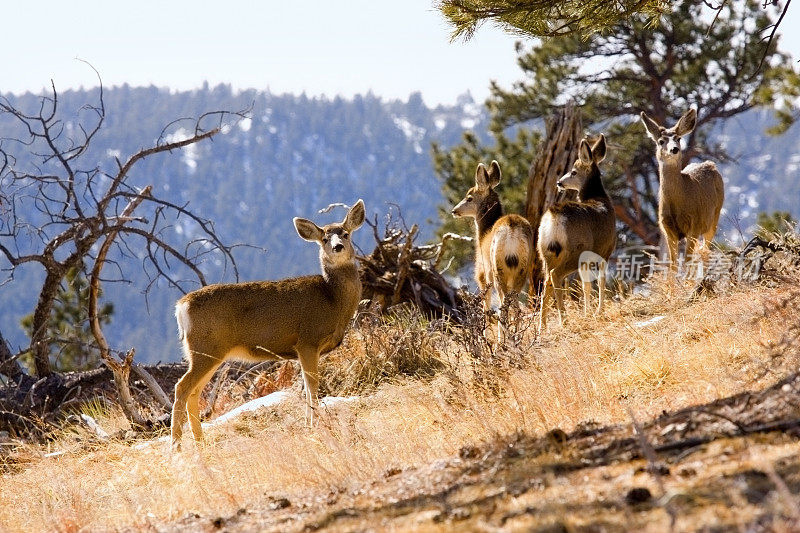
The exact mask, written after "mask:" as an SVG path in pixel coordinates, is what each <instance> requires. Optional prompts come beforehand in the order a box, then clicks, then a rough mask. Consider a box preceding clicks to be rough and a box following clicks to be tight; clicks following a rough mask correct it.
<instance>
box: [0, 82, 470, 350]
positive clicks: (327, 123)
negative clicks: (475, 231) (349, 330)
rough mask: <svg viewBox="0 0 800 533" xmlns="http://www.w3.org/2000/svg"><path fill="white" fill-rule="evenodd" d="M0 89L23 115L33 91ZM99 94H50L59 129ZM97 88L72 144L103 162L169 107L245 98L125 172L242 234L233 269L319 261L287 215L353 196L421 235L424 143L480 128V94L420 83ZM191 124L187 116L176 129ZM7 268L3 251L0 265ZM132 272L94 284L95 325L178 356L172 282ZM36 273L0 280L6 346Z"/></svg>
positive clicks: (433, 189) (123, 342)
mask: <svg viewBox="0 0 800 533" xmlns="http://www.w3.org/2000/svg"><path fill="white" fill-rule="evenodd" d="M6 98H8V100H9V101H10V102H11V103H12V104H13V105H14V106H15V107H17V108H18V109H21V110H22V111H24V112H26V113H35V112H37V111H38V109H39V106H40V97H39V96H38V95H33V94H25V95H20V96H13V95H6ZM98 98H99V90H98V89H90V90H77V91H65V92H63V93H60V94H59V95H58V104H59V110H60V112H61V113H63V115H64V117H65V118H64V126H65V132H64V135H68V134H71V133H75V132H76V131H77V128H78V127H79V126H78V123H79V118H80V117H84V118H85V114H84V115H82V114H81V113H85V110H83V111H82V110H81V108H82V107H83V106H85V105H86V104H91V105H97V104H98V102H99V100H98ZM103 100H104V106H105V110H106V118H105V123H104V124H103V127H102V129H101V130H100V131H99V132H98V134H97V136H96V137H95V138H94V139H93V141H92V143H91V145H90V149H89V151H88V153H87V154H84V155H82V156H81V166H82V167H83V168H86V167H87V165H97V166H98V167H99V168H101V169H107V170H114V169H115V168H116V164H117V163H116V162H115V158H119V159H120V160H122V161H125V160H126V159H127V158H128V157H130V156H131V155H133V154H134V153H136V152H137V151H138V150H140V149H142V148H147V147H149V146H152V145H154V144H155V143H156V141H157V140H158V138H159V136H160V135H161V133H162V130H163V129H164V127H165V126H166V125H167V124H169V123H171V122H173V121H175V120H177V119H181V118H183V117H193V118H196V117H198V116H200V115H201V114H203V113H206V112H209V111H215V110H230V111H238V110H242V109H248V110H249V111H248V113H247V114H248V117H249V118H246V119H244V120H241V121H238V122H236V123H234V125H232V126H231V127H224V128H223V131H222V133H221V134H219V135H217V136H216V137H214V138H213V139H212V140H211V141H205V142H201V143H199V144H195V145H191V146H189V147H187V148H185V149H183V150H181V151H176V152H172V153H165V154H158V155H156V156H154V157H150V158H148V159H145V160H143V161H141V162H140V163H139V164H137V165H136V166H135V167H134V169H133V170H132V176H131V177H132V179H131V181H130V183H131V184H133V185H134V186H137V187H144V186H145V185H148V184H152V185H153V187H154V192H155V193H156V194H158V195H159V196H160V197H162V198H164V199H166V200H169V201H171V202H174V203H176V204H180V205H183V204H187V205H188V208H189V209H190V210H191V211H193V212H194V213H195V214H197V215H198V216H200V217H203V218H207V219H209V220H211V221H212V222H213V223H214V227H215V231H216V233H217V235H218V236H219V237H220V238H221V239H222V240H223V241H224V242H225V243H226V244H234V243H241V244H246V245H247V246H243V247H239V248H236V250H235V251H234V256H235V257H236V258H237V260H238V267H239V274H240V279H241V280H251V279H272V278H280V277H286V276H291V275H296V274H301V273H317V272H318V270H319V267H318V259H317V253H318V250H317V247H316V246H313V245H312V244H309V243H307V242H305V241H303V240H301V239H300V238H299V237H298V236H297V233H296V231H295V229H294V226H293V225H292V218H293V217H295V216H302V217H306V218H311V219H313V220H315V221H317V222H323V223H327V222H329V221H331V220H333V219H339V218H341V217H342V216H343V214H344V212H343V211H342V210H341V209H334V210H333V211H332V212H331V213H328V214H323V215H320V214H318V213H317V211H318V210H320V209H322V208H324V207H326V206H328V204H330V203H336V202H343V203H346V204H352V203H353V202H355V201H356V200H357V199H358V198H363V199H364V201H365V203H366V206H367V214H368V216H369V217H370V218H372V217H373V216H375V215H377V216H378V220H379V222H380V221H383V217H384V215H385V214H386V213H387V212H388V210H389V209H390V208H392V209H395V210H396V209H399V210H400V212H401V213H402V216H403V217H404V218H405V220H408V221H410V222H409V224H410V223H411V222H412V221H413V222H416V223H418V224H420V226H421V238H422V239H427V238H430V237H431V236H432V233H433V226H434V224H435V223H436V219H437V218H438V213H437V206H438V205H439V204H440V203H441V193H440V184H439V182H438V180H437V179H436V177H435V176H434V173H433V171H432V166H431V158H430V146H431V143H432V142H434V141H435V142H438V143H440V144H443V145H445V146H447V145H451V144H454V143H456V142H458V140H459V139H460V137H461V134H462V132H463V131H464V129H465V128H470V129H471V128H474V129H476V130H477V131H485V130H486V124H485V121H486V115H485V113H484V112H483V110H482V106H480V105H476V104H475V103H474V102H473V101H472V99H471V98H470V97H469V96H464V97H462V98H461V99H460V101H459V103H458V104H457V105H455V106H450V107H445V106H439V107H436V108H433V109H431V108H428V107H427V106H426V105H425V104H424V102H423V100H422V97H421V95H420V94H418V93H416V94H412V95H411V96H410V97H409V98H408V100H407V101H404V102H403V101H384V100H382V99H381V98H379V97H377V96H374V95H372V94H367V95H365V96H356V97H354V98H353V99H343V98H339V97H336V98H333V99H328V98H324V97H323V98H309V97H306V96H305V95H300V96H295V95H273V94H271V93H269V92H260V91H255V90H249V91H242V92H234V91H232V90H231V89H230V87H229V86H224V85H222V86H217V87H213V88H210V87H207V86H206V87H203V88H202V89H198V90H194V91H186V92H173V91H170V90H168V89H162V88H156V87H143V88H133V87H129V86H122V87H114V88H106V89H105V90H104V94H103ZM213 120H214V119H213V117H212V118H211V121H210V122H208V124H213ZM183 124H184V123H179V124H177V128H176V127H175V126H173V127H172V128H171V130H170V131H171V132H172V133H171V135H173V136H180V135H181V134H182V133H183V132H181V131H180V127H181V126H182V125H183ZM193 125H194V122H193V121H189V120H187V121H186V122H185V127H186V128H192V127H193ZM0 131H2V134H0V137H3V138H6V139H9V138H13V137H14V136H15V133H18V132H17V131H16V130H15V124H14V120H13V117H11V116H10V115H8V114H6V115H1V114H0ZM9 144H10V143H9V141H8V140H7V141H6V144H5V146H4V147H5V148H6V149H7V150H9V151H11V148H12V147H11V146H9ZM13 151H14V153H15V155H16V156H17V158H18V160H17V161H16V162H15V163H16V165H17V166H20V167H22V166H25V165H26V161H25V158H26V157H29V154H27V153H26V152H25V149H24V147H22V146H14V147H13ZM87 162H88V163H87ZM394 206H396V208H395V207H394ZM365 228H366V227H365ZM171 230H172V232H173V234H172V235H169V236H168V237H169V238H171V242H172V243H173V244H174V245H175V246H176V247H178V248H182V247H183V246H185V245H186V243H187V242H188V241H189V240H191V238H192V237H193V224H192V223H191V222H190V221H189V220H188V219H186V218H181V219H178V220H176V221H174V222H173V223H172V228H171ZM372 242H373V240H372V236H371V234H369V228H366V231H364V230H362V231H360V232H359V233H358V234H356V243H357V244H360V245H361V246H362V247H363V248H364V251H365V252H366V253H369V252H370V251H371V248H372ZM21 246H22V247H24V246H25V243H21ZM8 266H9V265H8V264H7V263H3V264H2V265H0V268H4V269H5V268H8ZM220 267H221V265H216V264H214V263H213V262H207V263H206V264H203V265H202V268H203V269H204V271H206V273H207V279H208V280H209V281H210V282H216V281H223V280H224V281H231V280H232V279H233V278H232V275H231V271H230V269H228V270H227V273H223V272H222V271H221V268H220ZM137 270H138V271H140V270H141V263H140V262H137V261H135V260H133V261H130V262H129V263H128V267H127V268H125V269H124V271H125V273H126V274H127V277H130V278H131V279H130V281H131V283H106V284H104V298H106V299H109V300H111V301H113V302H114V303H115V313H114V316H113V320H112V324H111V325H110V326H108V327H107V331H106V334H107V335H108V336H109V339H110V340H111V343H112V345H114V347H118V348H120V349H122V348H123V347H125V348H127V347H130V346H136V347H137V349H138V354H139V355H138V356H137V357H138V358H139V359H140V360H142V361H155V360H166V359H176V358H177V357H178V350H177V344H176V343H175V342H174V332H175V324H174V318H173V317H172V306H173V304H174V301H175V300H176V299H177V298H178V297H180V292H179V291H177V290H175V289H174V288H171V287H167V286H166V284H165V283H160V284H157V285H156V286H153V287H151V288H150V289H149V291H148V292H147V294H146V297H145V295H144V294H143V293H144V291H145V290H146V289H147V280H146V277H145V276H144V275H137V274H136V273H137ZM42 274H43V273H42V272H41V268H38V267H37V266H35V265H33V264H30V265H24V266H22V267H20V268H18V269H17V271H16V272H15V273H14V279H13V281H12V282H11V283H8V284H5V285H4V286H3V287H2V288H0V291H2V303H3V313H2V314H0V331H2V332H3V334H4V335H5V336H6V337H7V338H8V339H9V340H10V342H11V344H12V348H13V349H14V350H16V349H17V348H19V347H23V346H25V345H26V344H27V339H26V338H25V336H24V334H23V333H22V331H21V329H20V326H19V321H20V318H21V317H22V316H23V315H24V314H26V313H30V312H31V311H32V310H33V306H34V304H35V302H36V298H37V290H38V286H39V285H38V284H39V283H40V280H41V277H42Z"/></svg>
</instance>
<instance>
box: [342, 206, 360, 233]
mask: <svg viewBox="0 0 800 533" xmlns="http://www.w3.org/2000/svg"><path fill="white" fill-rule="evenodd" d="M364 216H365V209H364V200H361V199H360V198H359V200H358V201H357V202H356V203H355V205H353V207H351V208H350V211H348V212H347V216H346V217H344V222H342V225H343V226H344V227H345V229H346V230H347V231H350V232H352V231H355V230H357V229H358V228H360V227H361V224H363V223H364Z"/></svg>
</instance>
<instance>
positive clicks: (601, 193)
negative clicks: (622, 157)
mask: <svg viewBox="0 0 800 533" xmlns="http://www.w3.org/2000/svg"><path fill="white" fill-rule="evenodd" d="M589 200H599V201H601V202H604V203H605V202H611V198H609V196H608V193H607V192H606V188H605V187H603V180H602V179H601V178H600V169H599V168H594V169H593V170H592V174H591V176H589V179H587V180H586V182H585V183H584V184H583V187H581V190H580V191H578V201H580V202H588V201H589Z"/></svg>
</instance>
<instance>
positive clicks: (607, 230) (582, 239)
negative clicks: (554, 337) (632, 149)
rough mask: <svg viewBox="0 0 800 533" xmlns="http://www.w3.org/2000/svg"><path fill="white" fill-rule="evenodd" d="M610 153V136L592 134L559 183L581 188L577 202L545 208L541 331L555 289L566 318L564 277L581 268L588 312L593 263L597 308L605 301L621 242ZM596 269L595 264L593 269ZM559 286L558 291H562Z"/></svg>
mask: <svg viewBox="0 0 800 533" xmlns="http://www.w3.org/2000/svg"><path fill="white" fill-rule="evenodd" d="M605 156H606V138H605V136H604V135H600V138H599V139H598V140H597V142H595V144H594V146H592V147H591V148H590V147H589V142H588V141H587V140H586V139H583V140H581V143H580V145H579V147H578V159H577V160H576V161H575V164H574V165H573V167H572V170H571V171H570V172H569V173H568V174H565V175H564V176H562V177H561V179H559V180H558V188H559V189H561V190H564V189H569V190H576V191H578V200H577V201H568V202H561V203H558V204H556V205H554V206H552V207H551V208H550V209H548V210H547V212H545V214H544V216H542V221H541V223H540V224H539V242H538V248H539V257H540V258H541V260H542V266H543V268H544V271H545V281H544V287H543V289H542V302H541V304H542V308H541V312H540V313H539V331H540V332H541V331H544V328H545V327H547V308H548V304H549V303H550V300H551V299H552V298H553V293H554V292H555V300H556V306H557V307H558V314H559V319H560V320H561V321H562V322H563V320H564V295H563V289H562V283H563V281H564V278H565V277H566V276H567V275H569V274H571V273H572V272H575V271H576V270H579V269H580V272H579V274H580V277H581V282H582V287H583V298H584V307H583V309H584V313H586V314H588V312H589V306H590V299H591V293H592V280H591V277H592V274H595V273H594V272H590V271H589V270H590V269H589V268H588V267H589V262H592V263H594V264H593V266H594V267H596V270H597V271H596V274H595V275H596V276H597V284H598V300H599V301H598V306H597V313H598V314H602V312H603V303H604V300H605V285H606V265H607V261H608V258H609V257H610V256H611V252H613V251H614V247H615V246H616V243H617V232H616V216H615V215H614V206H613V205H612V204H611V198H609V196H608V193H606V190H605V188H604V187H603V181H602V179H601V176H600V168H599V167H598V164H599V163H600V162H601V161H602V160H603V159H604V158H605ZM591 270H594V269H591ZM556 289H558V290H556Z"/></svg>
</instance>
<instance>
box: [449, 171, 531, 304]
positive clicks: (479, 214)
mask: <svg viewBox="0 0 800 533" xmlns="http://www.w3.org/2000/svg"><path fill="white" fill-rule="evenodd" d="M500 177H501V172H500V164H499V163H498V162H497V161H492V164H491V165H490V166H489V170H486V167H485V166H483V163H479V164H478V168H477V170H476V171H475V186H474V187H472V188H471V189H470V190H468V191H467V194H466V196H465V197H464V199H463V200H461V201H460V202H459V203H458V205H456V206H455V207H454V208H453V211H452V212H453V215H454V216H457V217H471V218H473V219H475V233H476V235H477V238H476V239H475V280H476V281H477V282H478V287H479V288H480V290H481V291H482V293H483V309H484V311H489V309H490V308H491V303H492V288H494V289H495V290H497V294H498V296H499V298H500V305H501V309H508V306H509V305H511V304H512V303H514V300H510V299H509V298H516V295H517V294H519V292H520V291H521V290H522V286H523V285H524V284H525V280H526V279H527V278H528V274H529V272H530V269H531V265H532V261H533V253H534V252H533V228H531V225H530V222H528V220H527V219H526V218H525V217H522V216H520V215H514V214H511V215H503V207H502V205H501V204H500V197H499V196H498V195H497V192H495V190H494V188H495V187H497V185H498V184H499V183H500Z"/></svg>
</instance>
